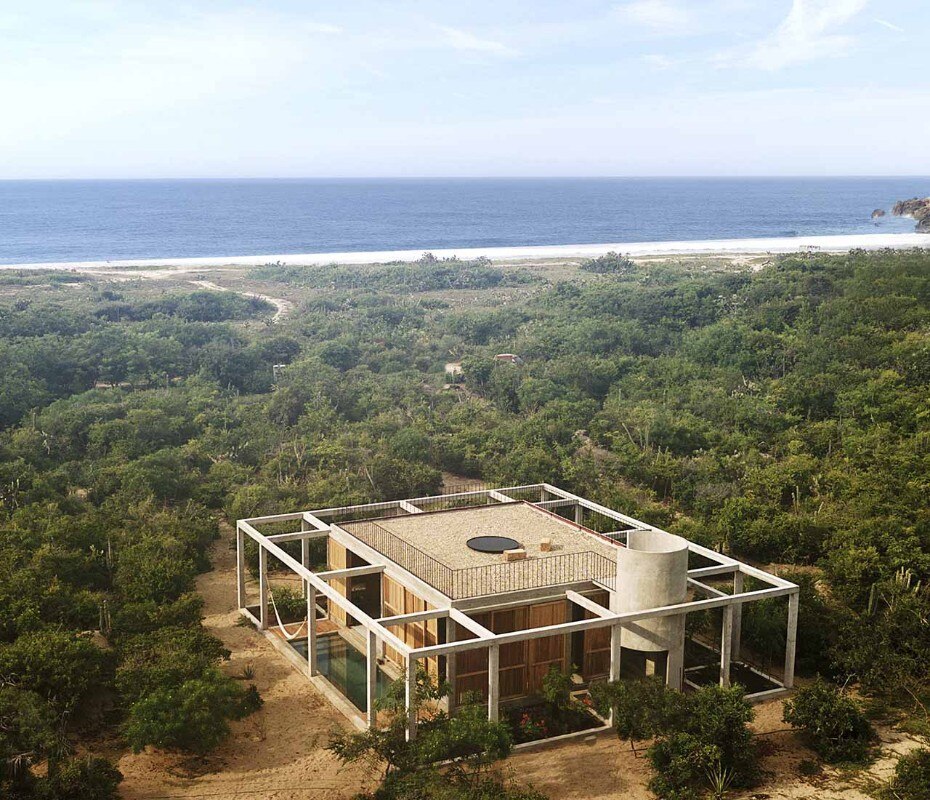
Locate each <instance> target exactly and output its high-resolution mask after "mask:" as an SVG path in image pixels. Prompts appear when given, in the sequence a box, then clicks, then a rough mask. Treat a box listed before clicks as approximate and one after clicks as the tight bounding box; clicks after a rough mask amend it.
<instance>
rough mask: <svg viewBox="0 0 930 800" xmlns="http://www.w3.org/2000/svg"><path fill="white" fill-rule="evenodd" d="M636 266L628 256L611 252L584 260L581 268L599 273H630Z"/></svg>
mask: <svg viewBox="0 0 930 800" xmlns="http://www.w3.org/2000/svg"><path fill="white" fill-rule="evenodd" d="M635 266H636V265H635V264H634V263H633V261H632V260H631V259H629V258H627V257H626V256H622V255H620V254H619V253H613V252H611V253H605V254H604V255H602V256H598V257H597V258H591V259H588V260H587V261H584V262H582V264H581V269H583V270H584V271H585V272H593V273H595V274H597V275H629V274H630V273H631V272H632V271H633V269H634V267H635Z"/></svg>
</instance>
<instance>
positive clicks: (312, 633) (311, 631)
mask: <svg viewBox="0 0 930 800" xmlns="http://www.w3.org/2000/svg"><path fill="white" fill-rule="evenodd" d="M317 672H318V670H317V666H316V588H315V587H314V586H311V585H310V583H309V582H308V583H307V674H308V675H309V676H310V677H311V678H312V677H313V676H314V675H316V674H317Z"/></svg>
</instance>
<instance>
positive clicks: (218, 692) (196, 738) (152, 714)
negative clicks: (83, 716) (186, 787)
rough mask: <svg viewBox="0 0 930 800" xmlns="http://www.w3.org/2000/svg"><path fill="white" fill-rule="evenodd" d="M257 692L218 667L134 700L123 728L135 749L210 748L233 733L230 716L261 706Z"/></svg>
mask: <svg viewBox="0 0 930 800" xmlns="http://www.w3.org/2000/svg"><path fill="white" fill-rule="evenodd" d="M257 705H258V693H257V691H256V690H255V689H254V687H250V688H249V690H245V689H243V688H242V687H241V686H239V684H237V683H236V682H235V681H234V680H233V679H232V678H228V677H226V676H225V675H223V674H222V673H220V672H219V671H218V670H210V671H208V672H206V673H205V674H204V675H203V676H202V677H200V678H197V679H194V680H189V681H185V682H184V683H183V684H181V686H179V687H176V688H174V687H172V688H160V689H156V690H155V691H153V692H152V693H151V694H149V695H147V696H146V697H144V698H142V699H141V700H139V701H138V702H136V703H134V704H133V706H132V707H131V708H130V710H129V719H128V720H127V722H126V725H125V729H124V733H125V735H126V740H127V741H128V742H129V745H130V746H131V747H132V749H133V750H134V751H135V752H137V753H138V752H140V751H141V750H142V748H144V747H145V746H146V745H154V746H155V747H161V748H165V749H172V750H186V751H188V752H192V753H206V752H209V751H210V750H212V749H213V748H215V747H216V746H217V745H218V744H219V743H220V742H221V741H223V739H225V738H226V736H227V735H228V734H229V720H231V719H241V718H242V717H244V716H247V715H248V714H250V713H251V712H252V711H254V710H255V709H256V707H257Z"/></svg>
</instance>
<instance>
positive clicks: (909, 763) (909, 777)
mask: <svg viewBox="0 0 930 800" xmlns="http://www.w3.org/2000/svg"><path fill="white" fill-rule="evenodd" d="M885 796H887V797H888V798H889V800H924V799H925V798H927V797H930V750H915V751H914V752H912V753H908V754H907V755H905V756H902V757H901V758H900V759H899V760H898V763H897V764H896V765H895V768H894V777H893V778H892V779H891V782H890V784H889V786H888V791H887V792H886V795H885Z"/></svg>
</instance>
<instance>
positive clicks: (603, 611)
mask: <svg viewBox="0 0 930 800" xmlns="http://www.w3.org/2000/svg"><path fill="white" fill-rule="evenodd" d="M565 596H566V597H567V598H568V599H569V600H571V601H572V602H573V603H574V604H575V605H576V606H581V608H583V609H585V610H586V611H590V612H591V613H592V614H594V615H595V616H597V617H605V618H607V619H613V617H614V615H613V612H611V610H610V609H608V608H604V606H602V605H600V604H599V603H595V602H594V601H593V600H589V599H588V598H587V597H585V596H584V595H580V594H578V592H572V591H568V592H566V593H565Z"/></svg>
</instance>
